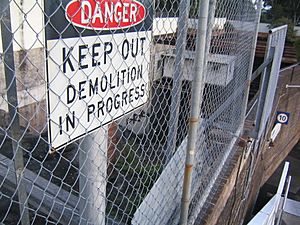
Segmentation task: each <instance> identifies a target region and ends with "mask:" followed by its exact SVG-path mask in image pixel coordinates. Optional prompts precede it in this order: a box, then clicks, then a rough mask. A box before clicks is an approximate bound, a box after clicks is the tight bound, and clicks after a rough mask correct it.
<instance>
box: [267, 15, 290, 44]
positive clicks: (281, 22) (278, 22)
mask: <svg viewBox="0 0 300 225" xmlns="http://www.w3.org/2000/svg"><path fill="white" fill-rule="evenodd" d="M286 24H287V25H288V30H287V35H286V40H287V41H288V42H293V41H294V38H295V32H294V24H293V22H292V21H291V20H290V19H288V18H285V17H281V18H279V19H276V20H274V21H272V23H271V24H270V26H269V28H270V29H271V28H275V27H279V26H282V25H286Z"/></svg>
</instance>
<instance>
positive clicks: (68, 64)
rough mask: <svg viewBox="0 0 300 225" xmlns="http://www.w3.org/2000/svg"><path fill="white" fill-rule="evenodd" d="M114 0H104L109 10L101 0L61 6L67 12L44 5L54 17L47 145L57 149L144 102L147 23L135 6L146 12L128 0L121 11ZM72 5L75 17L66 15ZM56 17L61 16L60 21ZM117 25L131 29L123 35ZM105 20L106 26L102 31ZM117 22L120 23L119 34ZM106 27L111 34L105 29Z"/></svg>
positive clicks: (49, 57) (49, 55) (49, 31)
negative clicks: (123, 23)
mask: <svg viewBox="0 0 300 225" xmlns="http://www.w3.org/2000/svg"><path fill="white" fill-rule="evenodd" d="M118 1H120V0H115V1H111V0H108V3H109V4H110V7H107V8H106V7H105V1H103V0H102V1H95V0H89V1H71V2H68V1H65V2H64V4H65V7H63V6H58V5H56V7H58V8H59V9H60V11H57V10H56V11H53V10H54V9H55V8H56V7H55V6H53V2H52V3H51V4H52V5H51V6H50V5H48V7H47V2H48V4H49V1H45V8H46V9H45V10H46V12H47V15H52V16H51V17H49V18H50V23H48V25H47V32H46V41H47V74H46V75H47V81H48V91H47V95H48V96H47V97H48V98H47V100H48V102H47V104H48V118H49V126H48V127H49V141H50V142H51V144H52V147H54V148H56V149H58V148H61V147H63V146H65V145H66V144H68V143H70V142H72V141H74V140H76V139H78V138H80V137H82V136H84V135H86V134H87V133H89V132H92V131H94V130H96V129H97V128H99V127H101V126H103V125H105V124H107V123H109V122H111V121H112V120H115V119H118V118H121V117H122V116H124V115H126V114H128V113H130V112H132V111H133V110H135V109H137V108H139V107H140V106H142V105H143V104H145V103H146V102H147V100H148V96H149V95H148V92H149V85H148V83H149V62H150V43H151V29H150V28H151V25H150V24H151V23H152V22H151V21H150V22H149V20H151V18H147V17H145V15H146V14H145V12H142V13H141V12H140V11H139V7H142V9H143V10H144V11H145V10H146V9H147V7H144V5H142V3H140V2H137V1H130V3H128V4H125V6H124V7H127V8H126V9H122V8H121V5H120V4H118ZM75 3H76V4H77V5H75V6H74V4H75ZM100 3H101V4H103V6H102V5H100ZM108 3H107V4H108ZM113 3H114V5H113ZM78 4H79V5H78ZM80 4H81V5H80ZM131 4H132V5H131ZM123 5H124V4H123ZM133 5H134V6H133ZM70 6H72V7H73V8H72V10H73V11H74V12H75V13H76V14H74V16H72V14H70V11H68V9H69V8H70ZM108 6H109V5H108ZM116 6H118V8H116ZM76 7H77V9H76V10H75V9H74V8H76ZM78 7H79V9H81V10H83V12H80V11H79V10H78ZM80 7H81V8H80ZM96 7H98V9H97V8H96ZM97 10H98V11H97ZM101 10H108V11H107V12H104V11H101ZM59 12H60V13H59ZM99 13H101V16H102V17H101V18H102V19H101V18H100V16H99V15H100V14H99ZM111 13H113V14H111ZM115 13H119V17H115V16H114V15H115ZM97 15H98V18H96V19H95V16H97ZM105 15H106V16H107V17H105ZM59 16H63V17H62V18H61V19H60V20H58V18H57V17H59ZM80 16H81V17H83V18H80ZM103 16H104V17H103ZM143 16H144V17H145V18H143ZM111 17H113V18H111ZM62 20H63V22H62ZM73 20H74V21H75V20H76V22H77V23H79V22H80V23H81V24H80V25H78V24H76V23H73V22H74V21H73ZM121 20H122V21H123V22H124V20H125V22H127V21H131V23H132V26H128V23H126V24H125V25H124V26H125V27H126V29H125V30H124V29H123V28H122V27H121V25H122V23H121V22H122V21H121ZM137 20H139V21H138V23H137ZM58 21H60V22H59V23H58ZM88 21H91V22H94V23H90V22H88ZM97 21H98V22H97ZM103 21H107V23H106V26H104V25H103ZM109 21H110V22H111V23H110V22H109ZM116 21H119V22H120V23H119V24H120V27H119V29H117V27H116V24H115V22H116ZM82 22H85V23H86V24H85V26H87V27H88V29H84V28H83V27H84V24H83V23H82ZM101 23H102V24H101ZM46 24H47V18H46ZM49 24H51V26H50V25H49ZM136 24H138V25H136ZM110 25H111V26H112V28H113V29H112V30H114V31H112V30H107V29H108V28H109V26H110ZM94 26H95V30H93V27H94ZM101 27H104V28H105V29H103V30H101Z"/></svg>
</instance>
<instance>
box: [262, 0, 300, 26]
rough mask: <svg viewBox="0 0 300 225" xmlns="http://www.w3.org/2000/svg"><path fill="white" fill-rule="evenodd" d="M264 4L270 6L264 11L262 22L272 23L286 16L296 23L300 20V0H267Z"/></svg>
mask: <svg viewBox="0 0 300 225" xmlns="http://www.w3.org/2000/svg"><path fill="white" fill-rule="evenodd" d="M264 6H265V7H266V8H269V9H268V10H264V11H263V13H262V20H261V21H262V22H266V23H271V22H272V21H274V20H277V19H280V18H282V17H285V18H287V19H290V20H291V21H292V22H293V23H294V24H297V23H298V22H300V0H265V1H264Z"/></svg>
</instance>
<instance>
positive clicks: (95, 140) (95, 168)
mask: <svg viewBox="0 0 300 225" xmlns="http://www.w3.org/2000/svg"><path fill="white" fill-rule="evenodd" d="M107 138H108V134H107V128H100V130H98V131H95V132H94V133H92V134H88V135H87V136H86V137H84V138H83V140H82V142H81V144H80V155H79V156H80V158H79V173H80V177H79V188H80V195H79V197H80V211H81V216H82V219H81V221H80V224H97V225H105V197H106V194H105V190H106V169H107V168H106V165H107V162H106V159H107V157H106V153H107Z"/></svg>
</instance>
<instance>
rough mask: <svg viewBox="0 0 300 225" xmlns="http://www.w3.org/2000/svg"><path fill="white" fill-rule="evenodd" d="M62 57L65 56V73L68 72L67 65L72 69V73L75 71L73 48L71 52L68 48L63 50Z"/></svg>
mask: <svg viewBox="0 0 300 225" xmlns="http://www.w3.org/2000/svg"><path fill="white" fill-rule="evenodd" d="M62 51H63V52H62V56H63V73H66V72H67V63H68V65H69V67H70V69H71V71H72V72H73V71H74V66H73V64H72V62H71V59H70V56H71V54H72V51H73V47H71V48H70V50H69V51H68V52H67V50H66V48H63V49H62Z"/></svg>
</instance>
